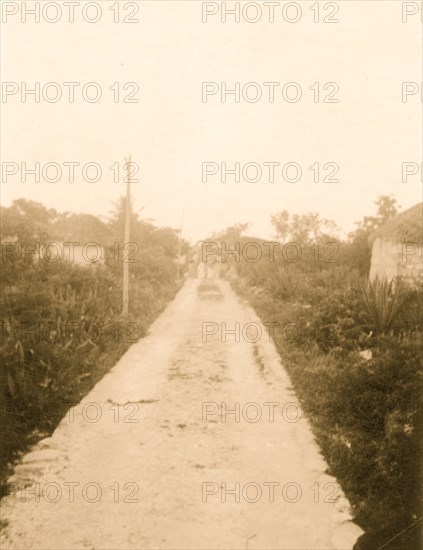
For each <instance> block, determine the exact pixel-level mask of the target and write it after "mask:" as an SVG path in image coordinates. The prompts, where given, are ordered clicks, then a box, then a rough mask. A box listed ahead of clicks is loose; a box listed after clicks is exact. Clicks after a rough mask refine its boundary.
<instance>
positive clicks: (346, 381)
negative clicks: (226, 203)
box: [212, 197, 423, 550]
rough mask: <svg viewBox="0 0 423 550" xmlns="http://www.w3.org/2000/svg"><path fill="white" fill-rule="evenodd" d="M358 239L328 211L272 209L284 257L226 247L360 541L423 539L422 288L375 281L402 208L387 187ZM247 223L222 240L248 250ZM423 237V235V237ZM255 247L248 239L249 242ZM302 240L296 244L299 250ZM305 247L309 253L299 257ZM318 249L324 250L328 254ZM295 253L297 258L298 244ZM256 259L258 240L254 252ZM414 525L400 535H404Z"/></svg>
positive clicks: (412, 545)
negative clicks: (378, 246) (375, 252)
mask: <svg viewBox="0 0 423 550" xmlns="http://www.w3.org/2000/svg"><path fill="white" fill-rule="evenodd" d="M377 204H378V212H377V214H376V216H373V217H367V218H365V219H364V220H363V221H362V222H361V223H360V224H359V225H358V228H357V230H356V231H355V232H354V233H353V234H351V235H350V236H349V239H348V240H345V241H343V240H341V239H339V238H338V237H337V236H336V228H335V227H334V224H332V223H331V222H329V221H327V220H322V219H321V218H319V216H318V215H317V214H310V215H308V216H293V217H291V216H289V214H288V213H287V212H282V213H281V214H280V215H278V216H275V217H274V218H273V220H272V221H273V225H274V227H275V232H276V235H277V241H276V242H279V243H281V245H283V243H296V245H298V246H299V248H298V249H297V248H296V246H291V250H289V249H286V253H287V254H286V255H285V257H283V255H282V254H281V252H280V250H281V247H279V248H275V255H274V261H273V262H270V261H269V255H268V254H267V253H266V254H265V253H263V256H262V258H261V259H260V260H258V261H248V260H247V259H246V254H240V255H239V256H238V258H235V257H234V256H233V255H232V256H227V264H226V272H227V275H226V276H227V277H228V278H229V279H230V281H231V283H232V285H233V287H234V288H235V289H236V291H237V292H238V293H239V294H240V296H242V297H243V298H245V299H247V300H248V301H249V302H250V304H251V305H252V306H253V307H254V309H255V310H256V312H257V313H258V315H259V316H260V317H261V319H262V320H263V322H266V323H274V325H273V326H274V328H273V338H274V341H275V345H276V346H277V349H278V351H279V353H280V355H281V357H282V360H283V362H284V365H285V366H286V368H287V370H288V372H289V374H290V377H291V379H292V382H293V385H294V387H295V390H296V393H297V395H298V397H299V399H300V401H301V403H302V407H303V408H304V410H305V412H306V414H308V416H309V418H310V421H311V423H312V427H313V431H314V434H315V437H316V439H317V441H318V443H319V444H320V446H321V449H322V450H323V453H324V456H325V458H326V460H327V462H328V464H329V467H330V473H331V474H332V475H335V476H336V477H337V478H338V480H339V481H340V483H341V485H342V487H343V490H344V491H345V493H346V494H347V496H348V498H349V500H350V502H351V503H352V507H353V510H352V511H353V515H354V517H355V520H356V522H357V523H358V524H359V525H360V526H361V527H362V528H363V529H364V530H365V531H366V534H365V535H364V536H363V537H362V540H361V541H359V542H358V543H357V546H356V548H357V549H360V550H362V549H369V550H375V549H377V548H379V547H382V545H384V544H386V543H387V542H388V541H389V540H390V539H393V540H392V542H390V543H388V544H386V546H383V548H384V549H385V548H386V550H393V549H397V550H405V549H407V550H417V549H418V548H420V542H421V541H420V540H419V536H420V535H419V533H420V531H421V513H422V510H423V501H422V487H423V484H422V482H423V479H422V470H423V468H422V457H423V446H422V441H423V430H422V410H423V406H422V405H423V368H422V367H423V366H422V360H423V291H422V288H421V287H419V286H416V287H414V288H410V287H406V286H405V285H403V284H401V281H396V283H395V284H390V283H387V282H385V280H382V281H381V280H378V279H375V280H374V281H372V282H369V281H368V272H369V266H370V245H369V237H370V235H371V234H372V233H373V232H374V231H375V230H376V229H377V228H378V227H380V226H381V225H382V224H383V223H384V222H385V221H386V220H388V219H389V218H390V217H392V216H393V215H394V214H395V212H396V208H395V202H394V201H393V200H392V199H390V197H381V198H380V199H379V201H377ZM245 228H246V226H245V225H244V226H242V225H239V226H235V227H232V228H229V229H228V230H227V231H225V232H224V233H221V234H220V235H215V236H214V238H213V239H212V240H214V241H215V242H216V243H222V242H224V243H225V245H226V249H235V243H237V242H238V243H240V249H241V250H242V247H243V246H244V247H245V246H246V245H247V244H248V243H251V242H252V241H254V242H255V243H258V244H260V245H261V246H262V249H263V250H267V251H268V250H269V248H268V246H267V248H266V246H265V245H264V242H263V241H261V240H260V239H251V238H249V237H243V236H242V232H243V230H244V229H245ZM416 238H419V239H421V222H420V233H419V235H418V236H417V237H416ZM244 250H245V248H244ZM296 250H297V252H296ZM298 250H301V257H300V258H299V257H298ZM317 251H318V252H317ZM289 252H290V253H291V258H297V260H296V261H292V259H291V260H289V259H287V258H288V253H289ZM248 254H250V255H251V257H254V251H253V249H252V250H251V251H250V252H249V253H248ZM403 530H405V532H404V533H403V534H402V535H400V536H397V535H398V533H400V532H401V531H403Z"/></svg>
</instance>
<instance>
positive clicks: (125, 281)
mask: <svg viewBox="0 0 423 550" xmlns="http://www.w3.org/2000/svg"><path fill="white" fill-rule="evenodd" d="M125 160H126V159H125ZM125 166H126V172H127V176H126V201H125V237H124V239H125V243H124V245H123V250H124V251H125V250H126V249H127V248H128V243H129V239H130V230H131V155H129V158H128V160H127V162H126V165H125ZM122 290H123V307H122V315H128V309H129V263H128V261H127V258H125V252H124V253H123V284H122Z"/></svg>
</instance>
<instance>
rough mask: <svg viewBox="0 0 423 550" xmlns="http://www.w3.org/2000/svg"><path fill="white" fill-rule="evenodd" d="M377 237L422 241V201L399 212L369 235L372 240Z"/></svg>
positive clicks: (392, 240)
mask: <svg viewBox="0 0 423 550" xmlns="http://www.w3.org/2000/svg"><path fill="white" fill-rule="evenodd" d="M377 238H380V239H383V240H386V241H391V242H394V243H399V242H415V243H423V203H422V202H420V203H418V204H416V205H415V206H412V207H411V208H409V209H408V210H404V212H400V213H399V214H397V215H396V216H394V217H393V218H391V219H390V220H388V221H387V222H385V223H384V224H383V225H381V226H380V227H379V229H377V230H376V231H375V232H374V233H373V234H372V235H371V238H370V240H371V242H374V241H375V240H376V239H377Z"/></svg>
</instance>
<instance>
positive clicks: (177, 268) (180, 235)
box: [176, 210, 184, 279]
mask: <svg viewBox="0 0 423 550" xmlns="http://www.w3.org/2000/svg"><path fill="white" fill-rule="evenodd" d="M183 223H184V211H183V210H182V218H181V227H180V228H179V235H178V256H177V263H176V278H177V279H179V260H180V257H181V240H182V224H183Z"/></svg>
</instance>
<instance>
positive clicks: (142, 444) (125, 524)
mask: <svg viewBox="0 0 423 550" xmlns="http://www.w3.org/2000/svg"><path fill="white" fill-rule="evenodd" d="M235 323H239V326H240V327H241V330H240V338H239V341H236V339H238V338H237V335H236V334H231V333H230V332H227V334H226V335H225V329H226V331H230V330H233V329H234V327H235ZM248 323H252V324H251V325H250V326H249V332H248V331H245V330H243V328H244V327H245V326H246V325H247V324H248ZM225 324H226V325H225ZM258 327H260V330H262V331H263V332H262V336H261V337H260V338H257V337H255V336H256V335H257V332H258V331H257V329H258ZM254 331H255V332H254ZM243 332H244V337H243V335H242V333H243ZM224 335H225V337H224ZM224 340H226V341H224ZM253 340H257V341H256V342H254V341H253ZM326 472H327V464H326V462H325V461H324V459H323V458H322V455H321V453H320V450H319V448H318V446H317V444H316V442H315V440H314V438H313V435H312V432H311V430H310V425H309V422H308V420H307V419H306V418H305V417H304V415H303V414H302V411H301V408H300V406H299V404H298V400H297V398H296V396H295V393H294V391H293V388H292V386H291V382H290V379H289V377H288V375H287V373H286V372H285V370H284V368H283V366H282V365H281V362H280V358H279V356H278V354H277V352H276V349H275V347H274V345H273V343H271V342H270V338H269V335H268V333H267V331H266V329H265V327H264V326H263V325H262V323H261V321H260V320H259V319H258V318H257V316H256V314H255V313H254V311H253V310H252V309H251V307H250V306H248V305H247V304H246V303H244V302H243V301H242V300H241V299H240V298H238V297H237V296H236V295H235V293H234V292H233V291H232V290H231V288H230V286H229V284H228V283H227V282H225V281H221V280H212V279H204V280H197V279H188V280H187V281H186V282H185V283H184V286H183V287H182V289H181V290H180V291H179V293H178V294H177V296H176V298H175V299H174V300H173V301H172V302H171V303H170V304H169V305H168V307H167V308H166V310H165V311H164V312H163V313H162V314H161V315H160V317H159V318H158V319H157V320H156V321H155V322H154V324H153V325H152V326H151V328H150V331H149V334H148V335H147V336H146V337H145V338H143V339H141V340H140V341H139V342H138V343H136V344H134V345H133V346H131V348H130V349H129V350H128V351H127V352H126V354H125V355H124V356H123V357H122V358H121V359H120V361H119V362H118V363H117V364H116V366H115V367H114V368H113V369H112V370H111V371H110V372H109V373H108V374H107V375H106V376H104V378H103V379H102V380H101V381H100V382H99V383H98V384H97V385H96V386H95V387H94V388H93V389H92V391H91V392H90V393H89V394H88V395H87V396H86V397H85V398H84V399H83V401H82V402H81V403H79V404H78V405H76V406H75V407H73V408H72V409H70V410H69V411H68V413H67V414H66V416H65V417H64V418H63V419H62V421H61V423H60V424H59V425H58V427H57V428H56V430H55V432H54V433H53V435H52V437H49V438H46V439H44V440H42V441H40V442H39V443H38V444H37V445H36V446H35V447H34V448H33V449H32V450H31V451H30V452H28V453H27V454H26V455H25V456H23V457H22V459H21V460H20V462H19V464H17V466H16V468H15V471H14V474H13V476H12V477H11V478H10V479H9V483H10V484H11V487H12V489H11V492H10V495H9V496H7V497H6V498H5V499H3V503H2V504H3V506H2V518H1V519H2V523H3V525H6V527H5V528H4V529H3V531H2V540H1V548H2V549H3V550H7V549H19V550H22V549H33V548H34V549H44V550H45V549H52V550H53V549H54V550H61V549H63V550H65V549H66V550H71V549H87V550H88V549H99V550H100V549H116V550H119V549H122V550H124V549H125V550H129V549H131V550H132V549H159V548H163V549H165V548H166V549H167V548H169V549H207V550H211V549H223V548H228V549H250V550H252V549H259V548H260V549H266V550H269V549H280V550H282V549H287V550H288V549H289V550H294V549H298V550H306V549H310V550H329V549H336V550H347V549H351V548H352V547H353V545H354V543H355V541H356V539H357V537H358V536H360V535H361V534H362V530H361V529H360V528H359V527H358V526H357V525H355V524H354V523H353V522H352V520H351V515H350V511H349V503H348V501H347V499H346V498H345V496H344V495H343V493H342V490H341V488H340V487H339V485H338V484H337V482H336V479H335V478H333V477H331V476H329V475H328V474H327V473H326Z"/></svg>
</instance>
